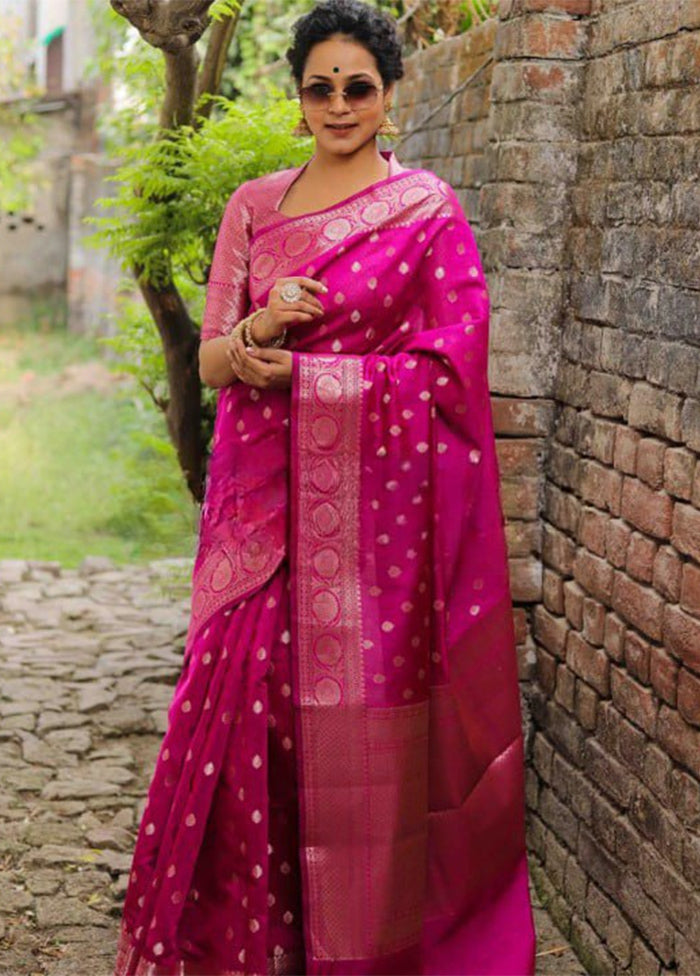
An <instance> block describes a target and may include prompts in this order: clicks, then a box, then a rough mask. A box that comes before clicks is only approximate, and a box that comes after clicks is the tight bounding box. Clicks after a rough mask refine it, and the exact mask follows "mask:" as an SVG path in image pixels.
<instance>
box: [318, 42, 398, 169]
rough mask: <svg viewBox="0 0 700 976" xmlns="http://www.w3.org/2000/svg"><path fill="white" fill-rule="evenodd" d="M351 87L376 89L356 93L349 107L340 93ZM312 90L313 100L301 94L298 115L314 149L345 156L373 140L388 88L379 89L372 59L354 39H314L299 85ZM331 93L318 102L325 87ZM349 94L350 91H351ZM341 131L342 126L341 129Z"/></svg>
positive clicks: (376, 71) (380, 87)
mask: <svg viewBox="0 0 700 976" xmlns="http://www.w3.org/2000/svg"><path fill="white" fill-rule="evenodd" d="M353 83H355V85H358V84H360V85H362V83H364V84H365V86H366V85H367V84H368V83H369V84H374V85H376V86H377V89H378V90H377V91H376V92H374V91H372V89H367V88H366V87H365V89H364V94H363V89H362V88H360V89H356V90H355V94H354V96H353V100H354V104H351V103H350V102H349V101H348V99H347V98H344V97H343V96H342V95H341V94H340V92H342V91H343V90H344V89H345V88H347V87H348V86H350V85H352V84H353ZM309 85H313V86H314V90H315V92H316V94H317V97H316V98H314V99H312V98H311V97H304V96H302V103H301V107H302V111H303V113H304V116H305V117H306V121H307V123H308V125H309V128H310V129H311V132H312V133H313V135H314V136H315V138H316V144H317V147H321V148H323V149H324V150H325V151H327V152H329V153H337V154H338V155H348V154H350V153H353V152H356V151H357V150H358V149H359V148H360V147H361V146H363V145H364V144H365V143H366V142H367V141H368V140H369V139H373V138H374V136H375V134H376V131H377V129H378V128H379V126H380V125H381V122H382V120H383V118H384V116H385V114H386V113H385V109H384V105H385V103H387V102H388V101H389V100H390V95H391V90H392V87H393V86H392V85H388V86H387V87H386V88H384V89H383V88H382V79H381V75H380V74H379V71H378V70H377V62H376V60H375V58H374V55H373V54H371V52H370V51H368V50H367V48H366V47H364V45H362V44H360V43H359V42H358V41H355V40H354V39H353V38H349V37H346V36H344V35H342V34H334V35H333V36H331V37H328V38H326V40H324V41H319V42H318V43H317V44H314V46H313V47H312V48H311V50H310V51H309V54H308V56H307V58H306V64H305V65H304V75H303V78H302V82H301V87H306V86H309ZM315 86H325V90H326V91H327V90H328V89H332V91H333V94H332V95H331V98H330V100H325V102H324V100H323V99H322V98H321V99H319V98H318V95H319V94H320V93H322V92H323V91H324V87H321V88H319V89H316V87H315ZM350 90H351V92H352V91H353V89H352V88H351V89H350ZM341 127H342V128H341Z"/></svg>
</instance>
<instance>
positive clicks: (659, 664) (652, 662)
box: [649, 644, 678, 705]
mask: <svg viewBox="0 0 700 976" xmlns="http://www.w3.org/2000/svg"><path fill="white" fill-rule="evenodd" d="M649 677H650V679H651V686H652V688H653V689H654V691H655V692H656V694H657V695H658V696H659V698H662V699H663V700H664V701H665V702H668V704H669V705H675V704H676V684H677V682H678V663H677V662H676V661H674V660H673V658H672V657H671V655H670V654H667V653H666V651H665V650H664V649H663V647H655V646H654V645H653V644H652V645H651V647H650V649H649Z"/></svg>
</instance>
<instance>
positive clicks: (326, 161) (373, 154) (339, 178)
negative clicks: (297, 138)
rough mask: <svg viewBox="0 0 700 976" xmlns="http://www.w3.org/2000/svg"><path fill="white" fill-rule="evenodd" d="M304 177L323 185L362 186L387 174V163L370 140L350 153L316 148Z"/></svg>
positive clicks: (374, 143)
mask: <svg viewBox="0 0 700 976" xmlns="http://www.w3.org/2000/svg"><path fill="white" fill-rule="evenodd" d="M306 171H307V174H308V175H310V176H312V177H313V178H314V179H316V178H318V179H319V180H322V181H323V182H324V184H325V185H326V186H333V184H334V183H337V185H338V186H347V185H348V184H358V185H362V184H363V183H364V184H367V183H373V182H376V181H377V180H381V179H382V178H383V177H385V176H387V175H388V172H389V163H388V161H387V159H386V158H385V157H384V156H382V154H381V152H380V150H379V147H378V146H377V144H376V142H375V141H374V140H373V139H372V140H370V141H369V142H367V143H366V144H365V145H364V146H361V147H360V148H359V149H358V150H357V151H356V152H354V153H348V154H343V153H329V152H327V151H325V150H324V149H323V147H319V146H318V145H317V147H316V151H315V152H314V155H313V157H312V158H311V160H310V162H309V165H308V166H307V167H306Z"/></svg>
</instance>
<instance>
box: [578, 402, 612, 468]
mask: <svg viewBox="0 0 700 976" xmlns="http://www.w3.org/2000/svg"><path fill="white" fill-rule="evenodd" d="M615 430H616V425H615V424H613V423H611V422H610V421H609V420H601V419H600V417H595V416H593V415H592V414H590V413H588V412H584V413H580V414H579V415H578V423H577V426H576V436H575V439H574V447H575V448H576V450H577V451H578V452H579V454H584V455H587V456H588V457H594V458H596V460H598V461H601V462H602V463H603V464H606V465H609V464H612V462H613V455H614V449H615Z"/></svg>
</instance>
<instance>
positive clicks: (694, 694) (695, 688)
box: [678, 668, 700, 725]
mask: <svg viewBox="0 0 700 976" xmlns="http://www.w3.org/2000/svg"><path fill="white" fill-rule="evenodd" d="M678 711H679V712H680V713H681V715H682V716H683V718H684V719H685V720H686V722H691V723H692V724H693V725H700V679H698V678H696V677H695V675H693V674H691V672H690V671H686V669H685V668H681V670H680V673H679V675H678Z"/></svg>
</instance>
